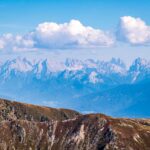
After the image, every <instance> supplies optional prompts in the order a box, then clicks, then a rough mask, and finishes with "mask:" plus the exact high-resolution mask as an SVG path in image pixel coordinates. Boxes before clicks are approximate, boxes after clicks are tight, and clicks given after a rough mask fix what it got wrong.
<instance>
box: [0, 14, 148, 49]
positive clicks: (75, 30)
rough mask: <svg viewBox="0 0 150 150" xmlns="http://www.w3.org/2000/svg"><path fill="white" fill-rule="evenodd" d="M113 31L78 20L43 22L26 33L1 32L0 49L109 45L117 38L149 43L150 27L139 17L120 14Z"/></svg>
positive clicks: (128, 41) (135, 43)
mask: <svg viewBox="0 0 150 150" xmlns="http://www.w3.org/2000/svg"><path fill="white" fill-rule="evenodd" d="M114 30H117V32H116V33H115V32H114V33H112V32H108V31H103V30H101V29H94V28H92V27H90V26H85V25H83V24H82V23H81V22H80V21H78V20H71V21H70V22H68V23H63V24H57V23H54V22H45V23H41V24H39V25H38V26H37V27H36V28H35V29H34V30H33V31H32V32H29V33H26V34H25V35H13V34H10V33H8V34H3V35H0V50H7V51H19V50H20V51H23V50H37V49H49V50H51V49H68V48H74V49H76V48H99V47H111V46H113V45H114V44H116V43H117V42H118V41H121V42H124V43H129V44H132V45H150V26H148V25H147V24H146V23H145V22H144V21H143V20H142V19H140V18H134V17H131V16H124V17H121V18H120V22H119V26H118V27H117V29H114ZM116 39H117V40H116Z"/></svg>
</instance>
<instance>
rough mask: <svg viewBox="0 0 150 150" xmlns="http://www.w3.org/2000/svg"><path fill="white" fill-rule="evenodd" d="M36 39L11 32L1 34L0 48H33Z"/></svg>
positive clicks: (16, 49)
mask: <svg viewBox="0 0 150 150" xmlns="http://www.w3.org/2000/svg"><path fill="white" fill-rule="evenodd" d="M33 46H34V41H33V40H32V39H30V38H29V37H26V36H20V35H16V36H14V35H12V34H10V33H8V34H3V35H2V36H0V49H2V50H9V51H11V50H12V51H18V50H23V49H28V48H33Z"/></svg>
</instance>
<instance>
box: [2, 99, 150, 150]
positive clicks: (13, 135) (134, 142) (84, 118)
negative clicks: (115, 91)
mask: <svg viewBox="0 0 150 150" xmlns="http://www.w3.org/2000/svg"><path fill="white" fill-rule="evenodd" d="M0 117H1V119H0V141H1V142H0V149H2V150H5V149H7V150H12V149H15V150H20V149H29V150H35V149H38V150H39V149H40V150H45V149H46V150H91V149H93V150H112V149H115V150H130V149H132V150H148V149H149V147H150V140H149V139H150V120H149V119H125V118H124V119H121V118H118V119H117V118H112V117H109V116H106V115H103V114H87V115H81V114H80V113H78V112H76V111H72V110H66V109H53V108H47V107H40V106H35V105H29V104H23V103H18V102H11V101H6V100H2V99H1V100H0Z"/></svg>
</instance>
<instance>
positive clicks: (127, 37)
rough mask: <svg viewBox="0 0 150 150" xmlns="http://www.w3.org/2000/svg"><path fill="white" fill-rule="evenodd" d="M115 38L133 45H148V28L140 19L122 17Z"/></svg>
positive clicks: (149, 29) (149, 33)
mask: <svg viewBox="0 0 150 150" xmlns="http://www.w3.org/2000/svg"><path fill="white" fill-rule="evenodd" d="M117 37H118V39H119V40H121V41H125V42H129V43H130V44H133V45H143V44H144V45H147V44H150V26H148V25H146V23H145V22H144V21H143V20H142V19H140V18H134V17H131V16H124V17H121V18H120V23H119V28H118V31H117Z"/></svg>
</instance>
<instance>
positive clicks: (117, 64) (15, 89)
mask: <svg viewBox="0 0 150 150" xmlns="http://www.w3.org/2000/svg"><path fill="white" fill-rule="evenodd" d="M0 96H1V97H2V98H8V99H14V100H18V101H22V102H28V103H33V104H39V105H44V106H51V107H57V108H58V107H59V108H60V107H64V108H71V109H76V110H78V111H80V112H82V113H88V112H102V113H106V114H108V115H113V116H128V117H149V116H150V111H149V106H150V61H148V60H145V59H142V58H137V59H135V60H134V61H133V63H132V64H131V65H130V66H128V67H127V66H126V65H125V63H124V62H123V61H122V60H121V59H115V58H112V59H111V60H110V61H101V60H93V59H87V60H79V59H69V58H68V59H66V60H64V61H57V60H51V59H40V60H36V59H32V60H31V59H27V58H21V57H18V58H15V59H9V60H5V61H1V62H0Z"/></svg>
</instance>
